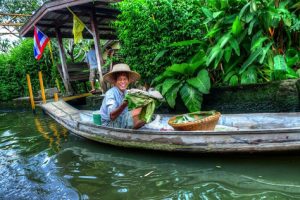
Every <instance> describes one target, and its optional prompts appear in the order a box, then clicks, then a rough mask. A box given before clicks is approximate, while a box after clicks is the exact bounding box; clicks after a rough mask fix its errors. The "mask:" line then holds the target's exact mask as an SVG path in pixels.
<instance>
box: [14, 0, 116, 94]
mask: <svg viewBox="0 0 300 200" xmlns="http://www.w3.org/2000/svg"><path fill="white" fill-rule="evenodd" d="M119 1H120V0H54V1H49V2H47V3H45V4H43V5H42V6H41V7H40V8H39V9H38V10H37V11H36V12H35V13H34V14H33V15H32V17H31V18H30V19H29V20H28V21H27V23H26V24H24V26H23V27H22V28H21V30H20V35H21V36H23V37H33V29H34V26H37V27H39V29H40V30H41V31H42V32H43V33H45V34H46V35H47V36H48V37H50V38H53V37H56V38H57V41H58V44H59V54H60V60H61V66H62V72H63V82H64V86H65V88H66V90H67V92H68V93H73V90H72V88H71V85H70V79H69V74H68V70H67V63H66V55H65V50H64V48H63V43H62V38H73V34H72V29H73V15H72V13H71V12H70V11H69V9H70V10H72V11H73V12H74V13H75V14H76V15H77V16H78V17H79V18H80V20H81V21H82V22H83V23H84V24H85V25H86V27H87V28H88V29H89V30H90V31H88V30H87V29H84V31H83V37H84V38H89V39H93V40H94V44H95V50H96V56H97V61H98V70H99V75H100V82H101V83H102V82H103V78H102V70H101V65H103V59H102V54H101V51H100V46H99V44H100V42H99V41H100V39H104V40H105V39H106V40H113V39H116V34H115V30H114V29H113V28H112V27H111V26H110V23H111V22H112V21H113V20H115V19H116V17H117V15H118V14H119V11H118V10H117V9H115V8H112V7H111V5H110V4H111V3H117V2H119Z"/></svg>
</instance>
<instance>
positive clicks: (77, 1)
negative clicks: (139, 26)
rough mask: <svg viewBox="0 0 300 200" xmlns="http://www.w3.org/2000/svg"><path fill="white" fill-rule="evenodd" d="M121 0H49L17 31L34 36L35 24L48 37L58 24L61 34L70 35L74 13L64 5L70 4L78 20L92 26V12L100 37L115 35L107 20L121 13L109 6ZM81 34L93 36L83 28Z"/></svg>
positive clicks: (53, 35) (85, 36)
mask: <svg viewBox="0 0 300 200" xmlns="http://www.w3.org/2000/svg"><path fill="white" fill-rule="evenodd" d="M119 1H120V0H56V1H49V2H47V3H45V4H43V6H41V7H40V8H39V9H38V10H37V11H36V13H35V14H34V15H32V17H31V18H30V19H29V20H28V21H27V22H26V24H25V25H24V26H23V27H22V28H21V30H20V35H21V36H23V37H33V28H34V25H36V26H37V27H39V29H40V30H41V31H42V32H43V33H45V34H46V35H47V36H49V37H56V34H55V28H59V29H60V31H61V34H62V37H63V38H73V34H72V29H73V15H72V14H71V12H70V11H69V10H68V9H67V7H69V8H70V9H71V10H72V11H73V12H74V13H75V14H76V15H77V16H78V17H79V18H80V19H81V21H82V22H83V23H84V24H85V25H86V26H87V27H88V28H89V29H90V30H91V23H90V17H91V14H92V13H93V12H95V15H96V20H97V23H98V32H99V36H100V39H107V40H113V39H116V34H115V30H114V29H113V28H112V26H111V25H110V23H111V22H112V21H114V20H115V19H116V18H117V15H118V14H119V13H120V12H119V11H118V10H117V9H114V8H112V7H111V6H110V3H116V2H119ZM83 37H84V38H93V37H92V35H91V34H90V33H89V32H88V31H87V30H86V29H84V31H83Z"/></svg>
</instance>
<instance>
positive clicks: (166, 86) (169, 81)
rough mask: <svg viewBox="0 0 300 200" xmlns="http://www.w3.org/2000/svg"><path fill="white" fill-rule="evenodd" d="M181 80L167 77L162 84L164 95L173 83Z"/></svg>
mask: <svg viewBox="0 0 300 200" xmlns="http://www.w3.org/2000/svg"><path fill="white" fill-rule="evenodd" d="M179 82H180V80H177V79H166V80H165V81H164V84H163V86H162V95H165V94H166V93H167V92H168V91H169V89H170V88H171V87H172V86H173V85H175V84H176V83H179Z"/></svg>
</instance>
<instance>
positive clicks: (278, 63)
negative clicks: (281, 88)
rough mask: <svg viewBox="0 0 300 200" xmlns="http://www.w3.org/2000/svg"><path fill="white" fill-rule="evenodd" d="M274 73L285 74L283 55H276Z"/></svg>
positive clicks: (285, 66)
mask: <svg viewBox="0 0 300 200" xmlns="http://www.w3.org/2000/svg"><path fill="white" fill-rule="evenodd" d="M274 71H283V72H287V65H286V62H285V60H284V57H283V55H277V56H275V57H274Z"/></svg>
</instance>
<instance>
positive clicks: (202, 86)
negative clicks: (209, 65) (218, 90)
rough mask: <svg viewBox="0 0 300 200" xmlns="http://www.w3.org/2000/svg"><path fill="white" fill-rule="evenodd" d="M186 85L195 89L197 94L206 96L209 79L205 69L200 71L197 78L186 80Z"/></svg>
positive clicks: (208, 88)
mask: <svg viewBox="0 0 300 200" xmlns="http://www.w3.org/2000/svg"><path fill="white" fill-rule="evenodd" d="M187 83H188V84H189V85H191V86H193V87H194V88H196V89H197V90H198V91H199V92H202V93H204V94H208V93H209V90H210V78H209V75H208V71H207V70H205V69H203V70H201V71H200V72H199V73H198V75H197V77H195V78H191V79H188V80H187Z"/></svg>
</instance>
